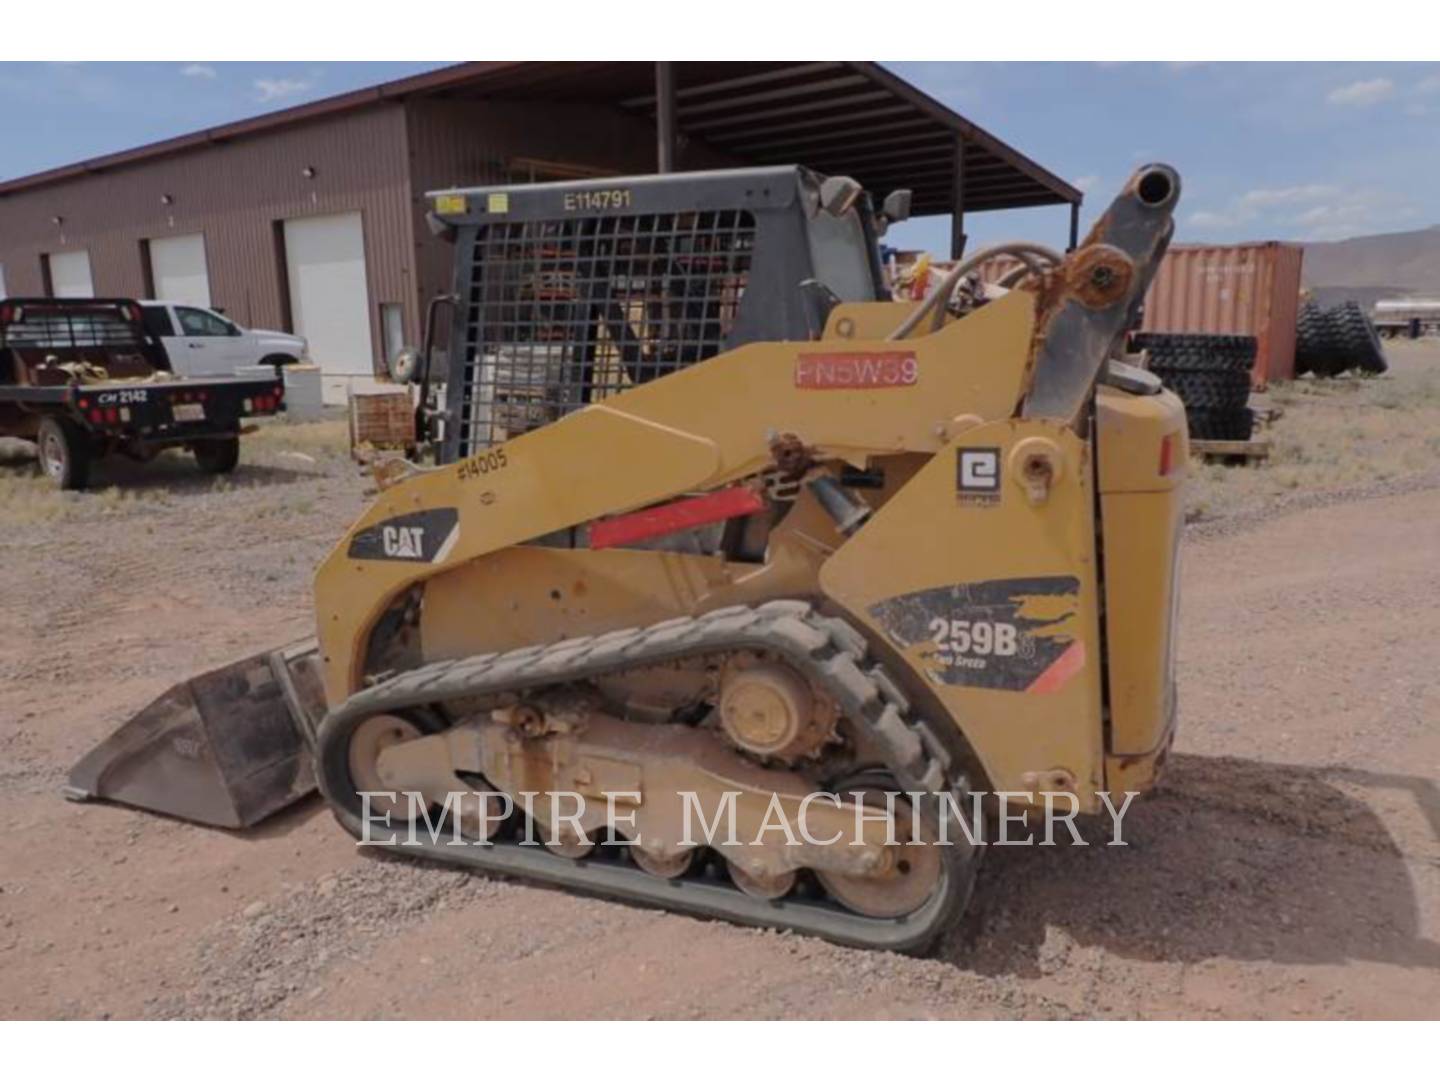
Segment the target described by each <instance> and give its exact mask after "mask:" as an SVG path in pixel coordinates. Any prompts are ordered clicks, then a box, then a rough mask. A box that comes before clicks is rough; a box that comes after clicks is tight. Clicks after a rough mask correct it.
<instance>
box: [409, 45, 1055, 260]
mask: <svg viewBox="0 0 1440 1080" xmlns="http://www.w3.org/2000/svg"><path fill="white" fill-rule="evenodd" d="M420 80H428V81H429V85H428V86H427V87H426V89H425V90H424V91H422V92H424V93H427V94H430V95H434V96H440V97H450V98H458V99H466V98H491V99H505V100H513V101H534V100H544V101H561V100H585V101H594V100H596V98H597V97H600V98H603V99H604V100H607V101H609V102H610V103H612V104H614V105H615V106H616V107H618V108H620V109H622V110H624V111H626V112H629V113H634V114H637V115H640V116H644V117H646V118H649V119H651V120H652V121H653V123H654V125H655V134H656V169H657V170H658V171H660V172H669V171H672V170H673V169H675V168H676V166H677V162H678V161H680V160H681V153H682V151H683V150H684V149H685V147H686V146H687V144H690V143H695V142H699V143H703V144H704V145H706V146H707V147H709V148H710V149H712V150H714V151H716V152H718V153H720V154H723V155H725V156H726V157H729V158H732V159H734V160H735V161H736V162H737V163H743V164H749V165H788V164H796V163H798V164H802V165H808V166H809V167H811V168H813V169H815V170H817V171H819V172H822V173H844V174H846V175H848V176H852V177H854V178H855V179H856V180H857V181H859V182H860V183H861V184H862V185H863V186H864V187H865V188H866V189H867V190H868V191H870V192H871V193H872V194H873V195H876V196H877V197H883V196H884V194H885V193H886V192H888V191H889V190H891V189H893V188H897V187H907V188H910V189H911V190H912V191H913V192H914V196H915V198H914V207H913V213H914V214H915V215H916V216H924V215H930V214H951V215H952V226H951V252H950V254H951V257H959V255H960V254H961V252H962V250H963V248H964V244H965V224H964V221H965V214H967V213H975V212H980V211H985V210H1011V209H1016V208H1019V207H1029V206H1053V205H1068V206H1069V207H1070V244H1071V246H1072V247H1073V246H1074V244H1075V242H1076V239H1077V231H1078V227H1079V212H1080V203H1081V200H1082V198H1083V196H1082V194H1081V192H1080V191H1079V190H1078V189H1076V188H1075V187H1073V186H1072V185H1070V184H1068V183H1066V182H1065V181H1064V180H1061V179H1060V178H1059V177H1057V176H1056V175H1055V174H1054V173H1052V172H1050V171H1049V170H1047V169H1045V168H1043V167H1042V166H1040V165H1038V164H1037V163H1036V162H1034V161H1032V160H1031V159H1030V158H1028V157H1026V156H1025V155H1024V154H1022V153H1021V152H1020V151H1018V150H1016V149H1015V148H1014V147H1012V146H1010V145H1009V144H1007V143H1005V142H1003V141H1002V140H1000V139H998V138H996V137H995V136H994V135H992V134H990V133H989V132H988V131H986V130H985V129H984V128H981V127H979V126H978V125H976V124H974V123H972V122H971V121H969V120H967V119H965V117H963V116H961V115H960V114H959V113H957V112H955V111H954V110H952V109H950V108H948V107H947V106H945V105H943V104H941V103H940V102H939V101H936V100H935V99H934V98H932V97H930V96H929V95H928V94H926V93H925V92H924V91H922V90H919V89H918V88H916V87H914V86H912V85H910V84H909V83H908V82H906V81H905V80H904V79H902V78H900V77H899V76H897V75H894V74H892V73H891V72H889V71H887V70H886V69H885V68H883V67H881V66H880V65H879V64H876V63H872V62H868V61H848V60H847V61H827V62H819V63H800V62H780V61H770V62H733V63H731V62H716V61H696V62H685V63H677V62H671V61H658V62H655V63H643V62H598V63H558V62H556V63H536V62H528V61H527V62H513V63H511V62H489V63H486V62H480V63H471V64H463V65H460V66H458V67H456V68H450V69H446V70H445V71H443V72H437V73H435V74H433V75H427V76H420V77H419V79H417V80H413V81H416V82H418V81H420Z"/></svg>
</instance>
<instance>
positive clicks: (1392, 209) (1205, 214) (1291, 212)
mask: <svg viewBox="0 0 1440 1080" xmlns="http://www.w3.org/2000/svg"><path fill="white" fill-rule="evenodd" d="M1417 214H1418V210H1417V208H1416V207H1415V206H1413V205H1410V204H1408V203H1404V202H1401V201H1399V200H1398V199H1397V198H1396V197H1395V195H1394V194H1393V193H1392V192H1389V191H1385V190H1382V189H1379V188H1344V187H1338V186H1336V185H1334V184H1295V185H1293V186H1291V187H1279V188H1255V189H1253V190H1251V191H1247V192H1245V193H1243V194H1241V195H1238V196H1236V197H1235V198H1233V199H1231V200H1230V202H1229V203H1228V204H1226V205H1224V206H1221V207H1218V208H1211V209H1207V210H1196V211H1194V212H1193V213H1191V214H1190V215H1189V216H1188V217H1187V218H1186V219H1185V224H1186V226H1187V228H1188V229H1193V230H1196V231H1198V232H1201V233H1202V234H1204V235H1205V237H1206V238H1210V239H1214V238H1225V239H1268V238H1271V237H1278V238H1282V239H1294V240H1339V239H1343V238H1345V237H1348V236H1361V235H1364V234H1365V233H1373V232H1383V231H1385V230H1386V229H1393V228H1397V227H1403V226H1404V225H1405V224H1407V223H1409V222H1410V221H1412V220H1413V219H1414V218H1415V216H1416V215H1417Z"/></svg>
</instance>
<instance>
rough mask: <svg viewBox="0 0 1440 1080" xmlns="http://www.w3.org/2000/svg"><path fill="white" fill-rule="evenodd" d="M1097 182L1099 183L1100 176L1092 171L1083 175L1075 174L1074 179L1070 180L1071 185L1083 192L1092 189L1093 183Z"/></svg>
mask: <svg viewBox="0 0 1440 1080" xmlns="http://www.w3.org/2000/svg"><path fill="white" fill-rule="evenodd" d="M1098 183H1100V177H1098V176H1096V175H1095V174H1094V173H1086V174H1085V175H1084V176H1077V177H1076V178H1075V179H1074V180H1071V181H1070V184H1071V186H1073V187H1074V188H1075V189H1076V190H1077V191H1084V192H1089V191H1093V190H1094V188H1095V185H1096V184H1098Z"/></svg>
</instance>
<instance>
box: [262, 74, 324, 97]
mask: <svg viewBox="0 0 1440 1080" xmlns="http://www.w3.org/2000/svg"><path fill="white" fill-rule="evenodd" d="M254 85H255V97H256V99H257V100H259V101H276V100H278V99H280V98H286V97H290V96H291V95H293V94H299V93H302V92H303V91H305V90H309V89H310V87H312V86H314V85H315V80H314V79H256V80H255V84H254Z"/></svg>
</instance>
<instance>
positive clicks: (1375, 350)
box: [1295, 300, 1387, 379]
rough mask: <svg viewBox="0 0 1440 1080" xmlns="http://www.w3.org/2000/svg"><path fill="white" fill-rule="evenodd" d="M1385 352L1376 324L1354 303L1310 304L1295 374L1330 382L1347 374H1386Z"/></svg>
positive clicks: (1300, 325)
mask: <svg viewBox="0 0 1440 1080" xmlns="http://www.w3.org/2000/svg"><path fill="white" fill-rule="evenodd" d="M1386 367H1387V365H1386V363H1385V350H1384V349H1383V348H1382V346H1381V344H1380V335H1379V334H1378V333H1377V332H1376V330H1375V323H1374V322H1372V321H1371V319H1370V316H1369V315H1367V314H1366V313H1365V309H1364V308H1362V307H1361V306H1360V305H1359V304H1358V303H1356V302H1355V301H1354V300H1347V301H1346V302H1345V303H1343V304H1332V305H1329V306H1326V305H1322V304H1317V303H1315V302H1314V301H1307V302H1306V303H1305V304H1304V305H1303V306H1302V307H1301V308H1300V318H1299V321H1298V322H1297V324H1296V333H1295V374H1296V375H1304V374H1305V373H1306V372H1309V373H1310V374H1311V375H1313V376H1314V377H1315V378H1317V379H1330V378H1334V377H1335V376H1336V375H1343V374H1344V373H1345V372H1347V371H1352V370H1354V371H1361V372H1364V373H1366V374H1369V375H1379V374H1381V373H1383V372H1384V371H1385V369H1386Z"/></svg>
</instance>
